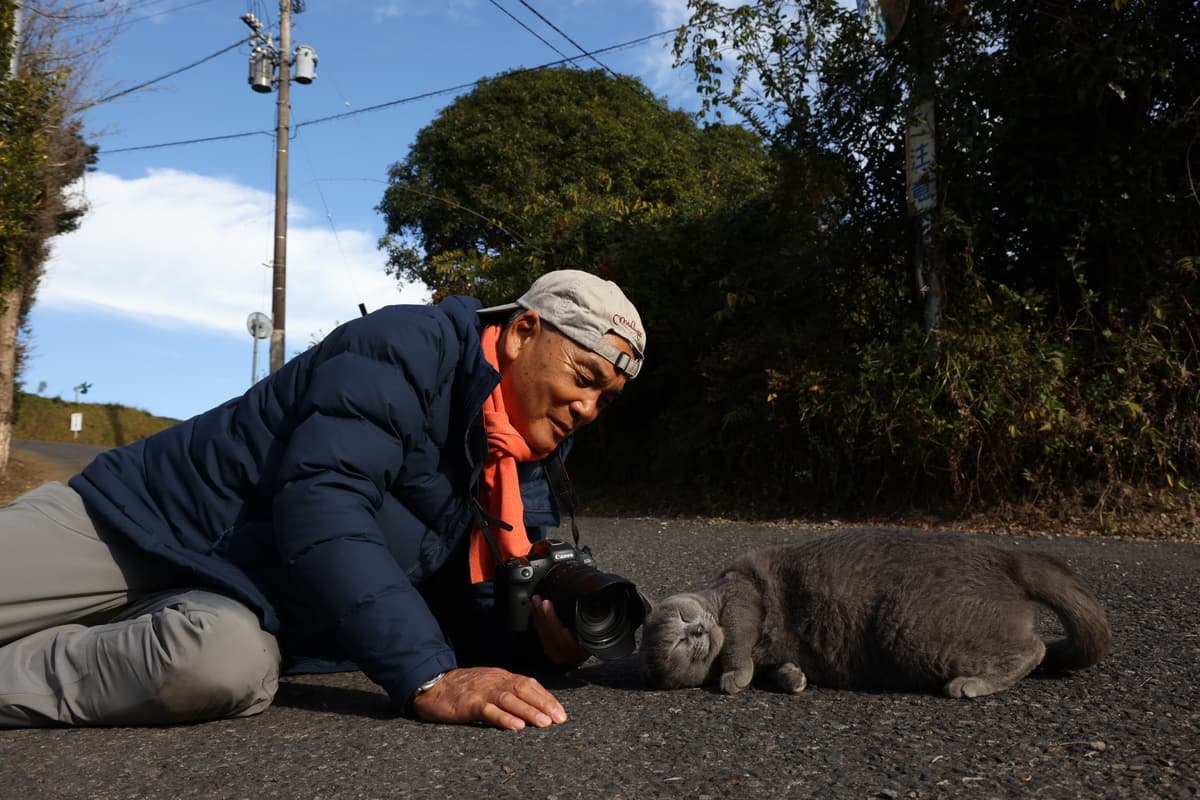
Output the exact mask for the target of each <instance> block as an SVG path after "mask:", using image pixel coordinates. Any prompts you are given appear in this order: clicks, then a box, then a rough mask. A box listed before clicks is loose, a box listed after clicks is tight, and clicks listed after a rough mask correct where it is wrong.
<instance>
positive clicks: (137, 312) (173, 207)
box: [38, 169, 427, 350]
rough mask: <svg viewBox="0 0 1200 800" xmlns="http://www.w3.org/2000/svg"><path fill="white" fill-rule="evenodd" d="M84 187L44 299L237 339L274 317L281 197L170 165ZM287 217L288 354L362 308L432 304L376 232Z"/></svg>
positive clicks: (303, 214)
mask: <svg viewBox="0 0 1200 800" xmlns="http://www.w3.org/2000/svg"><path fill="white" fill-rule="evenodd" d="M81 188H82V192H83V194H84V196H85V197H86V199H87V202H88V204H89V210H88V213H87V214H85V215H84V217H83V222H82V225H81V226H80V228H79V230H77V231H75V232H73V233H70V234H67V235H65V236H62V237H59V238H58V239H57V240H55V244H54V254H53V256H52V258H51V260H50V262H49V264H48V266H47V270H46V276H45V277H44V278H43V280H42V283H41V286H40V288H39V290H38V303H39V304H41V305H44V306H46V307H48V308H58V309H80V310H84V311H103V312H106V313H111V314H117V315H120V316H123V317H127V318H130V319H137V320H140V321H142V322H146V323H149V324H153V325H158V326H160V327H172V328H178V327H180V326H185V327H189V328H191V329H195V330H197V331H209V332H217V333H221V334H226V335H228V336H231V337H235V336H236V337H240V338H244V337H245V336H246V328H245V326H246V317H247V315H248V314H250V312H252V311H262V312H264V313H266V314H268V315H270V313H271V275H272V271H271V269H270V268H269V267H267V266H264V264H269V263H270V262H271V259H272V241H273V238H274V197H273V195H271V194H269V193H268V192H264V191H261V190H258V189H253V188H249V187H247V186H244V185H241V184H238V183H237V182H236V181H234V180H232V179H229V178H221V177H210V176H204V175H197V174H194V173H187V172H180V171H176V170H170V169H156V170H150V171H149V172H147V173H146V175H145V176H144V177H141V178H135V179H124V178H121V177H119V176H116V175H112V174H109V173H104V172H98V173H94V174H92V175H89V176H87V178H86V179H85V182H84V183H83V185H82V187H81ZM288 211H289V214H288V217H289V219H288V249H287V309H286V310H287V337H288V338H287V341H288V348H289V350H293V349H302V348H303V346H304V345H305V344H307V342H308V341H309V340H310V339H311V338H312V336H313V335H315V334H318V333H321V332H324V333H327V332H329V331H330V330H332V328H333V327H334V325H335V324H336V323H338V322H345V321H346V320H348V319H351V318H352V317H354V316H356V315H357V314H358V304H359V303H360V302H362V303H365V304H366V305H367V308H368V309H369V310H374V309H377V308H379V307H380V306H383V305H387V304H389V303H398V302H413V303H420V302H425V300H426V299H427V293H426V292H425V291H424V290H423V289H420V288H417V287H405V288H404V290H403V291H401V289H400V286H399V284H397V282H396V281H395V280H394V279H392V278H390V277H388V276H387V275H386V274H385V273H384V264H385V258H384V255H383V253H382V252H380V251H379V250H378V249H376V246H375V244H376V239H377V235H376V234H373V233H370V232H368V231H362V230H339V231H337V233H336V235H335V233H334V231H333V230H332V229H331V228H330V227H329V225H328V224H327V223H325V222H324V221H323V220H321V221H320V222H319V223H318V219H319V218H318V217H317V215H315V214H312V213H310V212H308V211H307V209H304V208H303V207H298V206H297V205H295V204H290V205H289V209H288Z"/></svg>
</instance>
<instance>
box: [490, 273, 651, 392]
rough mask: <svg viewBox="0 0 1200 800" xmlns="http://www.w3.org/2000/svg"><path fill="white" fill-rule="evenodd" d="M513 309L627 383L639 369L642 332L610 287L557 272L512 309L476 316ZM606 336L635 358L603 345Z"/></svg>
mask: <svg viewBox="0 0 1200 800" xmlns="http://www.w3.org/2000/svg"><path fill="white" fill-rule="evenodd" d="M518 309H525V310H528V311H536V312H537V313H538V316H539V317H541V318H542V319H544V320H545V321H546V322H548V323H550V325H552V326H553V327H554V328H555V329H556V330H557V331H559V332H560V333H562V334H563V335H564V336H566V337H567V338H568V339H570V340H571V341H573V342H575V344H577V345H580V346H581V347H586V348H587V349H588V350H591V351H592V352H593V353H596V354H597V355H599V356H601V357H603V358H604V359H606V360H607V361H608V362H609V363H611V364H612V365H613V366H614V367H616V369H617V371H619V372H623V373H625V375H627V376H628V377H629V378H631V379H632V378H636V377H637V374H638V372H640V371H641V369H642V361H643V360H644V359H645V357H646V329H645V328H643V327H642V318H641V316H639V315H638V311H637V309H636V308H634V307H633V303H631V302H629V298H627V297H626V296H625V294H624V293H623V292H622V291H621V288H620V287H619V286H617V285H616V284H615V283H613V282H612V281H606V280H604V279H603V278H601V277H599V276H596V275H593V274H591V273H590V272H583V271H582V270H577V269H558V270H554V271H553V272H547V273H546V274H545V275H543V276H542V277H540V278H538V279H537V280H536V281H534V282H533V285H532V286H530V287H529V291H527V292H525V294H523V295H521V296H520V297H518V298H517V301H516V302H515V303H506V304H505V305H501V306H492V307H491V308H483V309H480V311H479V313H480V314H499V313H503V312H512V311H517V310H518ZM607 333H615V334H616V335H617V336H620V337H621V338H622V339H624V340H625V341H627V342H629V344H630V345H632V346H633V352H634V358H630V357H629V354H628V353H626V352H624V351H622V350H618V349H617V348H616V347H613V346H612V345H611V344H609V343H608V342H606V341H604V335H605V334H607Z"/></svg>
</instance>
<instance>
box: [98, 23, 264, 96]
mask: <svg viewBox="0 0 1200 800" xmlns="http://www.w3.org/2000/svg"><path fill="white" fill-rule="evenodd" d="M243 44H245V39H238V40H237V41H236V42H234V43H233V44H231V45H229V46H228V47H224V48H222V49H220V50H218V51H217V52H215V53H212V54H211V55H207V56H205V57H204V58H201V59H199V60H197V61H193V62H192V63H190V64H188V65H187V66H183V67H180V68H179V69H176V70H172V71H170V72H168V73H167V74H165V75H159V76H158V77H157V78H152V79H151V80H148V81H146V82H145V83H139V84H138V85H137V86H131V87H130V88H128V89H122V90H121V91H119V92H115V93H113V94H110V95H108V96H107V97H101V98H100V99H99V100H96V101H94V102H91V103H88V104H87V105H85V106H84V107H83V108H84V109H88V108H91V107H92V106H98V105H100V104H101V103H107V102H108V101H109V100H116V99H117V98H118V97H124V96H125V95H127V94H132V93H133V92H136V91H137V90H138V89H145V88H146V87H147V86H153V85H154V84H156V83H158V82H159V81H165V80H166V79H167V78H171V77H174V76H175V75H178V74H179V73H181V72H187V71H188V70H189V69H192V68H194V67H198V66H200V65H201V64H203V63H204V62H206V61H212V60H213V59H214V58H216V57H217V56H220V55H224V54H225V53H228V52H229V51H230V50H232V49H233V48H235V47H241V46H242V45H243ZM81 110H83V109H81Z"/></svg>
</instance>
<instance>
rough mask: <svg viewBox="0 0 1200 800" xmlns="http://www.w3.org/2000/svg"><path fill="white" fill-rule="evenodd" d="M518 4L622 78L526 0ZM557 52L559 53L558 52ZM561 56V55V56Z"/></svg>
mask: <svg viewBox="0 0 1200 800" xmlns="http://www.w3.org/2000/svg"><path fill="white" fill-rule="evenodd" d="M517 2H519V3H520V4H521V5H523V6H525V7H526V8H528V9H529V10H530V11H531V12H533V15H534V16H536V17H537V18H538V19H540V20H541V21H542V22H544V23H546V24H547V25H548V26H549V27H550V28H551V30H553V31H554V32H555V33H557V34H558V35H559V36H561V37H563V38H564V39H566V40H567V41H568V42H570V43H571V44H573V45H575V47H576V48H578V49H579V52H581V53H583V54H584V55H585V56H587V57H588V58H590V59H591V60H592V61H595V62H596V63H597V64H599V65H600V68H601V69H604V70H607V71H608V73H609V74H610V75H612V76H613V77H614V78H619V77H620V76H619V75H617V73H615V72H613V70H612V69H611V68H610V67H609V66H608V65H607V64H604V63H602V62H601V61H600V59H598V58H596V56H595V55H594V54H592V53H589V52H588V51H587V49H586V48H585V47H584V46H583V45H581V44H580V43H579V42H577V41H575V40H574V39H572V38H571V37H570V36H567V34H566V33H565V32H564V31H563V29H562V28H560V27H558V26H557V25H555V24H554V23H553V22H551V21H550V20H548V19H546V18H545V17H544V16H542V12H540V11H538V10H537V9H536V8H534V7H533V6H531V5H529V3H527V2H525V0H517ZM538 38H539V39H540V38H541V37H540V36H539V37H538ZM555 52H558V51H557V50H556V51H555ZM560 55H561V54H560Z"/></svg>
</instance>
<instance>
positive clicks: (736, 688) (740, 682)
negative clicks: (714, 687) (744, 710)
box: [721, 669, 754, 694]
mask: <svg viewBox="0 0 1200 800" xmlns="http://www.w3.org/2000/svg"><path fill="white" fill-rule="evenodd" d="M753 678H754V670H752V669H738V670H731V671H729V672H726V673H724V674H722V675H721V691H722V692H724V693H725V694H737V693H738V692H740V691H742V690H743V689H745V688H746V687H747V686H749V685H750V681H751V679H753Z"/></svg>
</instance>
